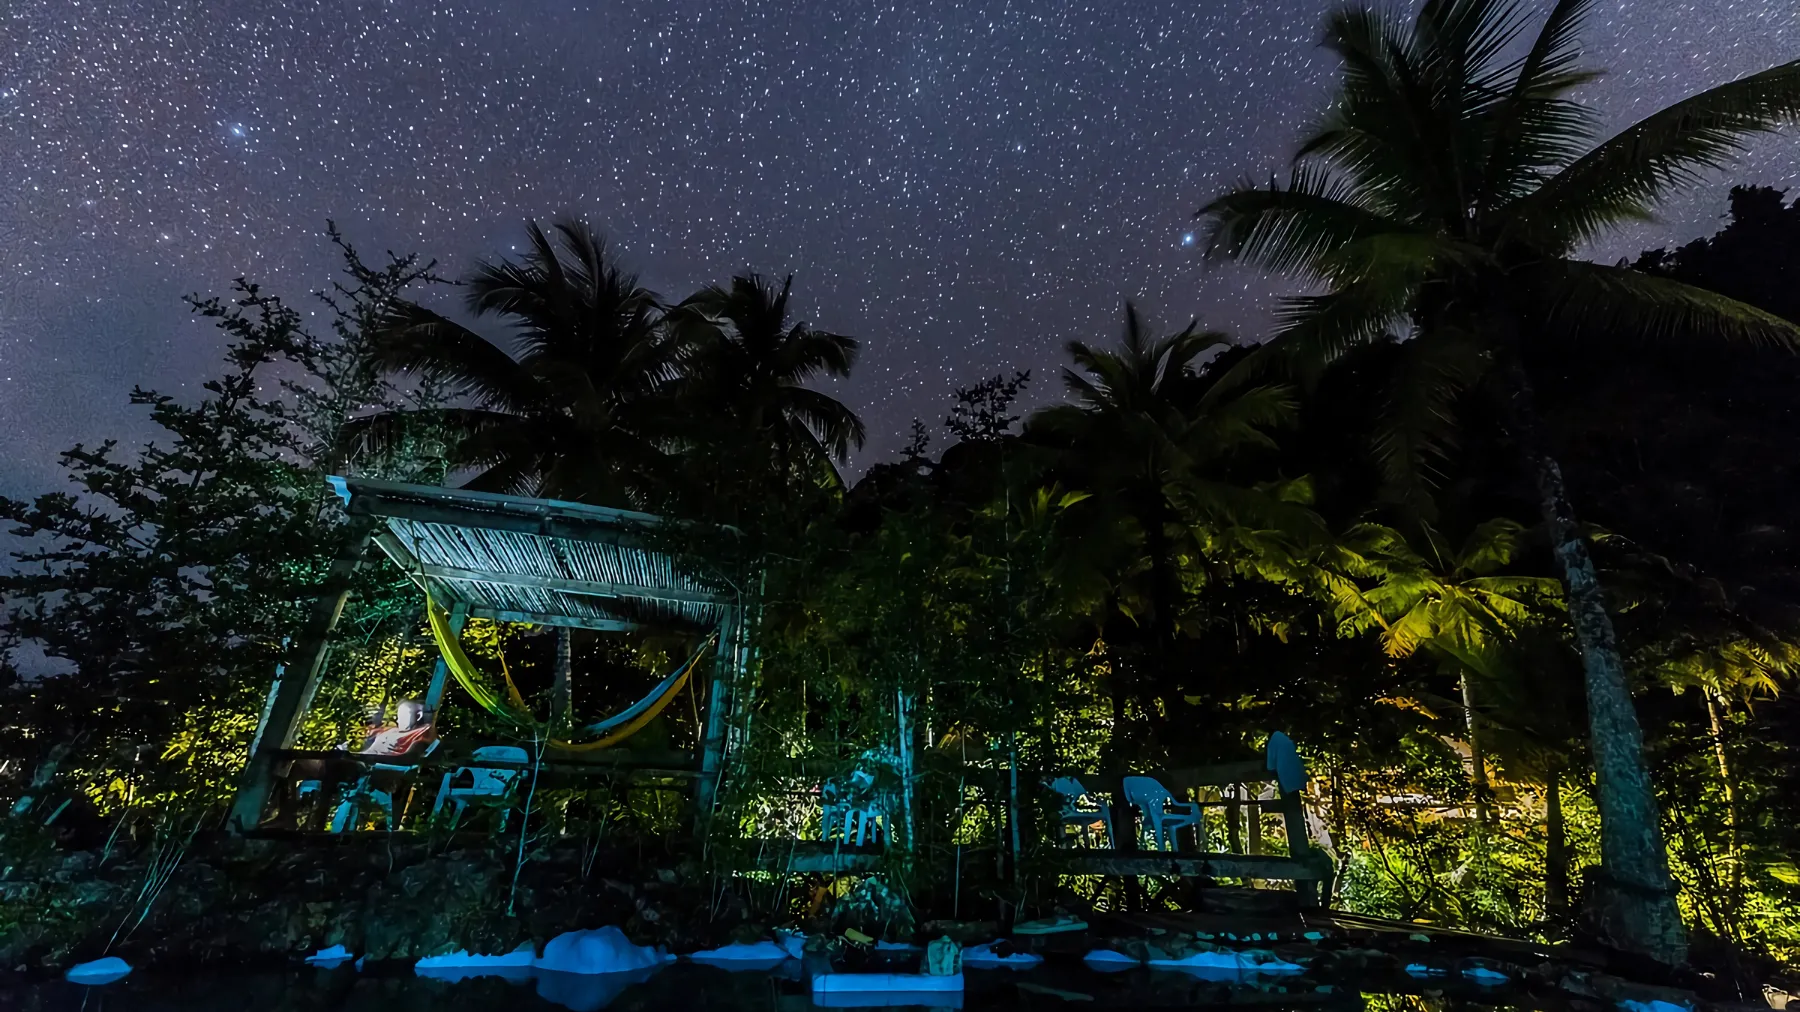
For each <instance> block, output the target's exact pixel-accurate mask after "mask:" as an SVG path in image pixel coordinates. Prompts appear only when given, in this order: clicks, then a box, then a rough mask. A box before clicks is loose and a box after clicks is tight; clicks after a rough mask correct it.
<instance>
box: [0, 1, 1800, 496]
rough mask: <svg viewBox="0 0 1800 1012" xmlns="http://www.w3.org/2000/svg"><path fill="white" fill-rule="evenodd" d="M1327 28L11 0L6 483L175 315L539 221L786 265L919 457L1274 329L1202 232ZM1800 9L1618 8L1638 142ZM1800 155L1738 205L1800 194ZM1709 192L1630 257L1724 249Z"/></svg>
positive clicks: (1599, 47) (852, 14)
mask: <svg viewBox="0 0 1800 1012" xmlns="http://www.w3.org/2000/svg"><path fill="white" fill-rule="evenodd" d="M1327 6H1328V5H1327V4H1325V3H1323V2H1320V0H1179V2H1162V0H1113V2H1106V3H1097V2H1059V0H1012V2H1005V3H999V2H995V3H971V2H960V3H951V2H918V3H904V4H891V3H876V2H868V0H789V2H786V3H757V2H750V3H746V2H738V0H708V2H694V0H679V2H660V3H650V2H643V0H618V2H599V3H592V4H551V3H544V2H539V0H507V2H504V3H501V2H493V3H489V4H485V5H480V6H476V5H471V4H467V3H460V2H455V0H452V2H438V3H430V2H424V0H392V2H386V3H369V2H365V0H343V2H338V3H318V2H307V0H295V2H287V3H268V2H244V0H210V2H205V0H200V2H196V0H186V2H182V0H118V2H112V0H109V2H96V0H82V2H80V3H76V2H73V0H11V2H10V4H8V5H5V7H6V12H5V13H4V14H0V19H3V20H0V491H5V492H13V493H18V492H22V491H28V490H33V489H39V488H43V487H46V486H48V485H51V484H52V483H53V482H54V474H53V464H54V459H55V454H56V451H57V450H58V449H60V448H62V447H63V446H65V445H67V444H69V443H71V442H73V441H75V440H94V439H97V438H100V437H104V436H108V435H116V436H121V437H124V438H127V439H137V438H142V437H143V436H145V435H146V434H147V429H146V426H145V424H144V422H143V420H142V418H141V415H140V414H139V413H137V411H136V410H135V409H131V408H130V407H128V406H127V405H126V403H125V401H126V395H127V393H128V391H129V389H130V387H131V385H132V384H133V383H142V384H144V385H147V386H155V387H160V388H162V389H165V390H169V391H171V392H174V393H177V394H182V393H187V394H192V393H193V392H194V390H195V384H196V383H197V382H198V381H199V379H200V378H202V377H203V376H204V375H206V374H207V373H208V372H209V370H211V369H212V368H213V366H214V363H215V361H216V358H217V354H218V351H219V345H218V342H217V339H216V337H215V336H214V334H213V333H212V332H211V331H210V330H208V329H206V328H205V327H203V326H200V325H199V324H197V323H195V322H193V321H191V320H189V319H188V318H187V314H186V312H185V310H184V308H183V307H182V305H181V302H180V296H181V295H182V294H183V293H185V292H190V291H199V292H206V293H212V292H219V291H222V290H223V289H224V288H225V287H226V285H227V284H228V283H229V282H230V279H231V278H232V277H234V276H237V275H240V274H247V275H249V276H250V277H252V278H253V279H256V280H259V281H262V282H263V283H265V284H266V285H267V286H268V287H270V288H272V289H274V290H277V291H280V292H282V293H284V294H287V295H289V296H290V297H293V298H297V299H303V298H304V296H305V293H307V292H308V291H310V290H312V289H315V288H318V287H321V286H323V285H324V284H326V283H327V282H328V281H329V279H330V272H331V270H332V268H333V262H332V260H331V255H330V251H329V249H328V247H327V246H326V245H325V243H324V241H323V238H322V232H323V227H324V223H325V221H326V220H327V219H328V218H332V219H336V220H337V221H338V222H339V223H340V225H341V226H342V227H343V228H344V230H345V231H346V232H347V233H348V235H349V237H350V238H351V239H352V240H353V241H355V242H356V243H357V244H358V245H360V246H362V247H364V248H365V249H367V250H372V251H379V250H381V249H395V250H402V251H415V250H416V251H419V252H422V253H425V254H427V255H429V256H434V257H437V258H439V259H440V260H441V261H442V262H443V263H444V264H445V266H446V269H447V270H449V271H450V272H453V273H454V272H460V271H461V270H463V269H465V268H466V267H467V266H468V265H469V264H470V263H471V262H472V260H473V259H474V258H475V257H477V256H481V255H491V254H495V253H504V252H507V251H508V250H509V249H510V248H511V247H512V246H513V244H515V243H516V242H517V241H518V240H519V237H520V234H521V229H520V223H521V222H522V220H523V219H524V218H526V217H528V216H551V215H555V214H557V213H559V212H575V213H579V214H582V215H584V216H586V217H587V218H588V219H589V220H591V221H593V222H594V223H595V224H597V225H599V226H601V227H602V228H603V229H604V230H605V231H606V232H607V233H608V234H609V235H610V236H611V237H612V238H613V239H614V241H615V243H616V245H617V247H618V248H619V249H620V250H621V251H622V252H623V253H624V255H625V256H626V257H627V259H628V260H629V261H630V262H631V263H632V264H633V265H635V266H636V268H637V269H638V270H639V271H640V272H641V273H642V274H643V276H644V278H645V280H646V281H647V282H648V283H649V284H650V285H651V286H652V287H654V288H655V289H657V290H659V291H661V292H663V293H664V294H665V295H669V296H672V297H680V296H682V295H685V294H687V293H688V292H689V291H691V290H693V289H694V288H695V287H697V286H699V285H701V284H704V283H707V282H713V281H719V280H723V279H724V278H726V277H728V276H729V275H730V274H731V273H732V272H734V271H741V270H743V269H746V268H754V269H758V270H762V271H764V272H782V273H785V272H788V271H793V272H794V273H795V274H796V275H797V281H796V284H797V288H798V291H799V292H800V297H801V300H802V303H803V305H804V307H805V310H806V315H808V316H809V317H810V318H812V319H813V320H814V321H816V322H818V323H820V324H822V325H824V326H827V327H829V328H831V329H834V330H839V331H842V332H847V333H852V334H856V335H858V336H860V337H862V338H864V339H865V341H866V354H865V356H864V358H863V361H862V363H861V366H860V368H859V370H858V375H857V376H856V377H855V378H854V379H852V380H851V381H850V382H848V383H847V384H845V385H844V386H843V387H842V389H841V390H840V391H839V393H840V395H841V396H843V397H844V398H845V399H846V400H848V401H849V402H850V403H851V404H852V405H854V406H855V407H856V408H857V409H858V410H860V411H862V412H863V413H864V414H865V416H866V417H867V418H868V419H869V421H870V423H871V425H870V427H871V430H872V432H874V433H875V435H876V439H877V446H878V448H888V449H891V448H892V447H893V446H894V445H895V443H896V442H897V441H898V439H899V438H900V435H901V433H903V432H904V430H905V429H906V427H907V425H908V423H909V422H910V420H911V419H912V418H913V417H915V416H921V417H924V418H925V419H927V420H928V421H930V420H935V419H937V418H940V417H941V416H942V415H943V413H944V409H945V407H946V401H947V398H948V393H949V391H950V389H951V388H952V387H953V386H954V385H956V384H958V383H965V382H969V381H972V380H974V379H978V378H980V377H981V376H983V375H986V374H991V373H994V372H996V371H999V370H1002V369H1011V368H1026V367H1030V368H1033V369H1034V370H1036V374H1037V376H1038V377H1039V378H1040V383H1039V384H1038V390H1039V394H1040V396H1044V395H1049V394H1052V393H1054V390H1055V382H1054V366H1055V364H1056V362H1057V359H1058V354H1059V353H1058V349H1059V348H1060V346H1061V345H1062V344H1063V343H1064V342H1065V341H1067V340H1068V339H1070V338H1075V337H1080V338H1086V339H1089V340H1106V339H1109V338H1110V337H1111V335H1112V334H1113V333H1114V332H1115V331H1116V329H1117V326H1118V323H1117V320H1118V316H1119V308H1120V304H1121V300H1122V299H1123V298H1125V297H1127V296H1129V297H1133V298H1137V299H1139V300H1140V301H1141V302H1142V304H1143V305H1145V306H1146V307H1148V308H1149V309H1150V310H1151V311H1152V312H1153V314H1154V315H1157V316H1159V317H1161V318H1162V319H1164V320H1167V321H1170V322H1174V323H1180V322H1185V320H1186V319H1187V318H1188V317H1190V316H1196V315H1197V316H1199V317H1200V318H1201V319H1202V320H1203V321H1204V322H1206V323H1207V324H1209V325H1212V326H1218V327H1224V328H1227V329H1233V330H1236V331H1237V332H1239V333H1240V334H1242V335H1244V336H1245V337H1247V338H1254V336H1255V333H1256V329H1257V327H1258V326H1259V324H1260V321H1261V320H1262V318H1263V317H1262V314H1263V313H1264V312H1266V308H1267V303H1268V300H1269V298H1270V296H1271V293H1273V292H1275V291H1277V290H1278V283H1277V282H1273V281H1270V280H1268V279H1264V278H1261V277H1258V276H1254V275H1251V274H1248V273H1240V272H1233V271H1225V270H1219V269H1213V268H1203V267H1202V265H1201V264H1200V262H1199V249H1198V245H1197V244H1196V243H1195V242H1194V241H1193V239H1192V238H1191V235H1190V233H1192V232H1193V223H1192V222H1191V220H1190V215H1191V214H1192V212H1193V210H1194V208H1195V207H1197V206H1198V205H1199V204H1200V203H1202V202H1203V201H1204V200H1205V199H1206V198H1207V197H1209V196H1210V195H1212V194H1213V193H1215V192H1216V191H1217V190H1218V189H1219V188H1220V187H1221V186H1223V185H1225V184H1227V183H1229V182H1231V181H1233V180H1235V179H1237V178H1239V177H1241V176H1243V175H1246V174H1255V175H1258V176H1261V175H1263V174H1266V173H1267V172H1268V171H1269V170H1271V169H1276V168H1279V167H1280V166H1281V164H1282V158H1283V153H1284V152H1285V151H1286V150H1287V148H1288V147H1289V146H1290V145H1291V143H1292V141H1293V138H1294V136H1295V135H1296V133H1297V131H1299V130H1300V129H1301V128H1302V127H1303V126H1304V125H1305V124H1306V123H1307V122H1309V121H1310V120H1311V118H1312V117H1313V116H1315V115H1316V114H1317V112H1318V109H1319V106H1320V103H1321V101H1322V99H1323V96H1324V94H1325V88H1326V86H1327V84H1328V82H1329V77H1330V74H1331V71H1332V66H1331V63H1330V61H1329V60H1328V59H1327V58H1326V56H1325V54H1323V53H1321V52H1320V51H1319V50H1318V49H1317V47H1316V45H1315V41H1316V37H1317V33H1318V29H1319V25H1320V22H1321V16H1322V14H1323V12H1324V11H1325V9H1326V8H1327ZM1797 10H1800V6H1797V5H1796V4H1794V3H1793V2H1792V0H1623V2H1622V0H1603V2H1602V5H1601V7H1600V9H1599V10H1598V11H1597V12H1596V16H1595V18H1594V20H1593V24H1592V26H1591V28H1590V30H1589V31H1588V33H1587V36H1586V37H1587V40H1588V43H1589V50H1590V53H1591V54H1592V60H1593V62H1594V63H1596V64H1599V65H1601V66H1604V67H1607V68H1609V69H1610V70H1611V71H1612V72H1613V73H1612V74H1611V75H1609V77H1607V78H1606V79H1605V80H1603V81H1602V82H1601V83H1599V84H1598V85H1595V86H1593V87H1592V88H1591V89H1590V91H1589V93H1588V97H1589V98H1591V100H1592V101H1593V102H1595V103H1596V104H1597V105H1598V106H1599V107H1600V108H1602V109H1603V110H1604V111H1605V114H1606V116H1607V119H1608V121H1609V122H1610V123H1612V124H1613V125H1615V126H1619V125H1623V124H1624V123H1625V122H1628V121H1629V120H1630V119H1631V118H1633V117H1634V116H1636V115H1642V114H1643V113H1646V112H1649V111H1650V110H1651V109H1652V108H1653V107H1654V106H1656V105H1660V104H1663V103H1666V102H1668V101H1671V100H1673V99H1674V98H1676V97H1679V96H1680V95H1681V94H1684V93H1687V92H1690V91H1693V90H1698V89H1700V88H1703V87H1706V86H1708V85H1711V84H1714V83H1718V82H1720V81H1723V80H1726V79H1729V78H1731V77H1735V76H1738V75H1741V74H1743V73H1746V72H1749V71H1752V70H1756V69H1760V68H1762V67H1765V66H1768V65H1771V64H1773V63H1777V62H1780V61H1783V60H1788V59H1793V58H1795V57H1796V56H1800V13H1797ZM1797 151H1800V141H1796V140H1795V139H1794V138H1793V137H1792V136H1790V137H1789V138H1784V139H1781V140H1778V141H1770V142H1766V143H1762V144H1759V145H1758V146H1757V148H1756V149H1755V151H1754V152H1753V154H1752V155H1751V157H1749V158H1748V159H1746V161H1745V163H1744V165H1743V166H1742V167H1741V169H1740V170H1739V171H1737V172H1735V173H1733V174H1732V178H1735V179H1745V180H1752V181H1756V182H1762V183H1768V184H1773V185H1790V184H1792V183H1793V182H1795V181H1796V179H1800V169H1796V157H1795V156H1796V152H1797ZM1722 206H1723V194H1722V192H1719V191H1718V189H1717V188H1715V190H1714V191H1713V192H1710V193H1707V194H1704V195H1700V196H1696V197H1695V198H1693V199H1692V200H1689V201H1686V202H1684V203H1682V204H1681V205H1679V206H1678V207H1676V208H1674V209H1673V210H1672V212H1671V214H1670V216H1669V218H1668V220H1666V221H1664V222H1662V223H1659V224H1657V225H1654V226H1646V228H1645V229H1643V230H1641V231H1640V232H1638V233H1633V234H1632V235H1630V236H1624V237H1621V238H1620V239H1619V240H1618V243H1617V248H1616V249H1608V250H1603V251H1597V252H1598V253H1602V254H1605V255H1617V254H1619V253H1628V252H1631V251H1633V250H1634V249H1636V248H1638V247H1641V246H1644V245H1652V244H1661V243H1664V242H1666V241H1669V240H1673V239H1685V238H1689V237H1691V236H1693V235H1697V234H1701V233H1703V232H1707V231H1710V230H1711V229H1712V228H1713V227H1715V225H1716V216H1717V214H1718V213H1719V211H1720V209H1721V208H1722Z"/></svg>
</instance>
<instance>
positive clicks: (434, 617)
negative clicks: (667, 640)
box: [425, 598, 712, 752]
mask: <svg viewBox="0 0 1800 1012" xmlns="http://www.w3.org/2000/svg"><path fill="white" fill-rule="evenodd" d="M425 614H426V616H427V617H428V618H429V619H430V623H431V635H432V638H433V639H435V640H437V646H438V652H439V653H440V654H441V655H442V656H443V658H444V666H445V667H446V668H448V669H449V670H450V673H451V674H452V675H455V676H456V681H457V684H459V685H461V686H462V687H463V691H464V692H467V693H468V694H469V697H470V698H472V699H474V700H475V702H476V703H477V704H478V705H480V707H481V708H482V709H484V710H486V711H488V712H489V713H492V714H493V715H495V716H496V717H500V718H501V719H503V720H507V721H510V722H512V723H514V724H519V725H523V726H532V727H535V726H536V725H537V722H536V720H534V719H533V718H532V716H531V714H530V711H529V709H528V708H527V707H526V705H525V697H523V696H521V695H520V694H519V689H518V686H516V685H514V684H513V680H512V672H511V671H509V670H507V667H506V658H505V657H501V658H500V675H501V677H502V678H503V679H505V681H506V695H507V700H506V704H502V703H501V702H500V700H499V699H498V698H497V697H496V696H495V695H494V692H493V690H492V689H490V688H488V686H487V685H485V684H483V682H482V680H481V676H480V673H479V672H477V671H476V670H475V664H474V662H473V661H471V660H469V655H468V654H467V653H465V652H464V651H463V648H462V641H461V639H460V638H459V637H458V636H457V635H456V633H455V631H453V630H452V629H451V628H450V616H449V614H448V613H446V612H445V611H444V609H442V608H440V607H438V606H437V602H436V601H432V600H430V599H429V598H427V599H426V601H425ZM711 642H712V638H711V637H708V639H707V642H706V643H702V644H701V645H700V649H699V650H697V651H695V652H694V656H692V657H690V658H688V661H687V663H686V664H683V665H682V666H681V667H680V668H678V669H677V670H676V671H675V672H673V673H672V674H670V675H669V677H667V678H665V679H664V680H663V682H662V684H661V685H658V686H657V687H656V688H655V689H653V690H651V693H650V695H648V696H646V697H644V698H643V699H641V700H639V701H638V702H636V703H634V704H632V705H631V706H629V707H627V708H626V709H625V710H624V711H623V712H621V713H618V714H616V715H614V716H613V717H610V718H608V719H606V720H603V721H601V722H600V723H598V724H592V725H589V727H587V728H586V729H585V730H589V731H593V732H596V733H600V732H604V734H603V736H602V737H600V738H599V739H597V740H595V741H584V742H569V741H558V740H555V739H552V740H551V742H550V744H551V746H553V747H554V748H557V749H559V750H561V751H564V752H592V751H595V750H597V749H603V748H608V747H610V746H613V745H617V744H618V743H619V742H622V741H624V740H625V739H627V738H629V737H631V736H632V735H634V734H636V733H638V732H639V731H641V730H643V728H644V725H646V724H648V723H650V722H651V721H652V720H655V719H656V718H657V716H658V715H660V714H661V713H662V712H663V710H664V708H666V707H667V706H668V705H669V703H670V702H672V701H673V700H674V699H675V697H676V696H678V695H680V694H681V690H682V688H684V687H685V686H686V685H687V683H688V678H689V676H691V675H692V674H693V673H694V664H695V662H697V661H698V660H699V659H700V655H701V654H702V653H704V652H705V650H706V647H707V644H709V643H711ZM507 704H510V705H507Z"/></svg>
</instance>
